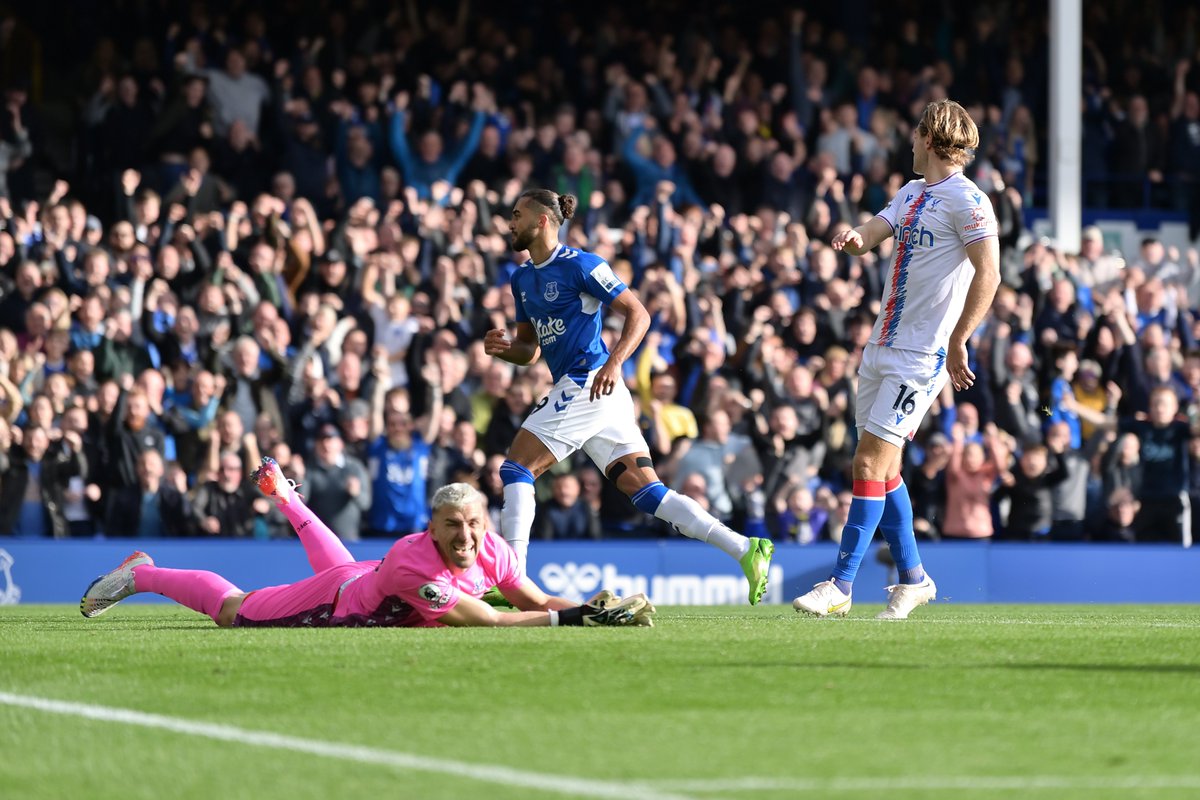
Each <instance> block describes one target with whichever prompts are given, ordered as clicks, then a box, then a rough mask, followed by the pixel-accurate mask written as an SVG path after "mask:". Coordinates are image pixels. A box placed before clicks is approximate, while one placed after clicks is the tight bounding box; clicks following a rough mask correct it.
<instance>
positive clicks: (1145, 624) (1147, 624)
mask: <svg viewBox="0 0 1200 800" xmlns="http://www.w3.org/2000/svg"><path fill="white" fill-rule="evenodd" d="M959 607H960V608H961V606H959ZM797 616H798V617H800V618H801V619H812V620H813V624H816V625H842V624H845V623H848V622H861V623H864V624H868V625H879V626H880V627H889V625H890V623H888V622H887V621H886V620H878V619H875V618H874V617H838V618H837V619H836V620H828V621H826V620H824V619H821V620H818V619H816V618H813V617H809V616H808V615H806V614H797ZM973 623H983V624H986V625H1036V626H1042V627H1053V628H1095V627H1100V626H1103V627H1105V628H1182V629H1185V630H1200V622H1157V621H1154V620H1146V621H1140V620H1108V619H1064V620H1052V619H1004V618H992V617H980V618H976V619H963V618H952V619H951V618H945V617H934V618H932V619H931V618H928V617H924V618H921V619H910V620H908V621H907V624H909V625H969V624H973Z"/></svg>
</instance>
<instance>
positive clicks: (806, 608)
mask: <svg viewBox="0 0 1200 800" xmlns="http://www.w3.org/2000/svg"><path fill="white" fill-rule="evenodd" d="M792 608H794V609H796V611H798V612H800V613H801V614H814V615H816V616H818V617H828V616H830V615H833V616H835V617H844V616H846V615H847V614H849V613H850V595H848V594H845V593H843V592H842V590H841V589H839V588H838V587H837V584H835V583H834V582H833V579H832V578H830V579H829V580H827V581H821V582H820V583H818V584H817V585H816V586H814V587H813V588H812V591H811V592H809V593H808V594H802V595H800V596H799V597H797V598H796V599H795V600H793V601H792Z"/></svg>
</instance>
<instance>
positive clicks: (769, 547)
mask: <svg viewBox="0 0 1200 800" xmlns="http://www.w3.org/2000/svg"><path fill="white" fill-rule="evenodd" d="M774 552H775V543H774V542H772V541H771V540H770V539H758V538H756V537H753V536H752V537H750V549H749V550H747V551H746V555H744V556H742V559H741V561H740V562H739V563H740V564H741V565H742V572H744V573H746V580H747V581H749V582H750V605H752V606H756V605H758V601H759V600H762V596H763V593H764V592H766V591H767V572H768V571H769V570H770V568H771V554H772V553H774Z"/></svg>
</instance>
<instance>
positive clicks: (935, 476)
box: [904, 432, 952, 540]
mask: <svg viewBox="0 0 1200 800" xmlns="http://www.w3.org/2000/svg"><path fill="white" fill-rule="evenodd" d="M906 452H907V451H906ZM951 453H952V451H951V447H950V440H949V439H948V438H947V437H946V435H945V434H943V433H941V432H935V433H932V434H930V435H929V438H928V439H926V440H925V448H924V453H923V458H922V460H921V462H920V463H919V464H911V465H910V466H909V468H908V470H907V471H906V472H905V475H904V483H905V485H906V486H908V494H909V497H911V498H912V507H913V531H914V533H916V534H917V535H918V536H921V537H924V538H928V539H934V540H937V539H939V538H941V533H942V528H943V525H944V509H945V507H946V467H948V466H949V465H950V456H951Z"/></svg>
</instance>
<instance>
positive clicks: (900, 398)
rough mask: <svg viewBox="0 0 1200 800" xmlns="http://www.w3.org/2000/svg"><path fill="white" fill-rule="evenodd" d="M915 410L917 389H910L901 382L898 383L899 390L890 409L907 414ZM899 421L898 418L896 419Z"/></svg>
mask: <svg viewBox="0 0 1200 800" xmlns="http://www.w3.org/2000/svg"><path fill="white" fill-rule="evenodd" d="M916 410H917V390H916V389H910V388H909V387H907V386H905V385H904V384H903V383H902V384H900V391H899V392H897V393H896V402H894V403H892V411H895V412H897V414H902V415H904V416H908V415H909V414H911V413H913V412H914V411H916ZM897 422H899V420H897Z"/></svg>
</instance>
